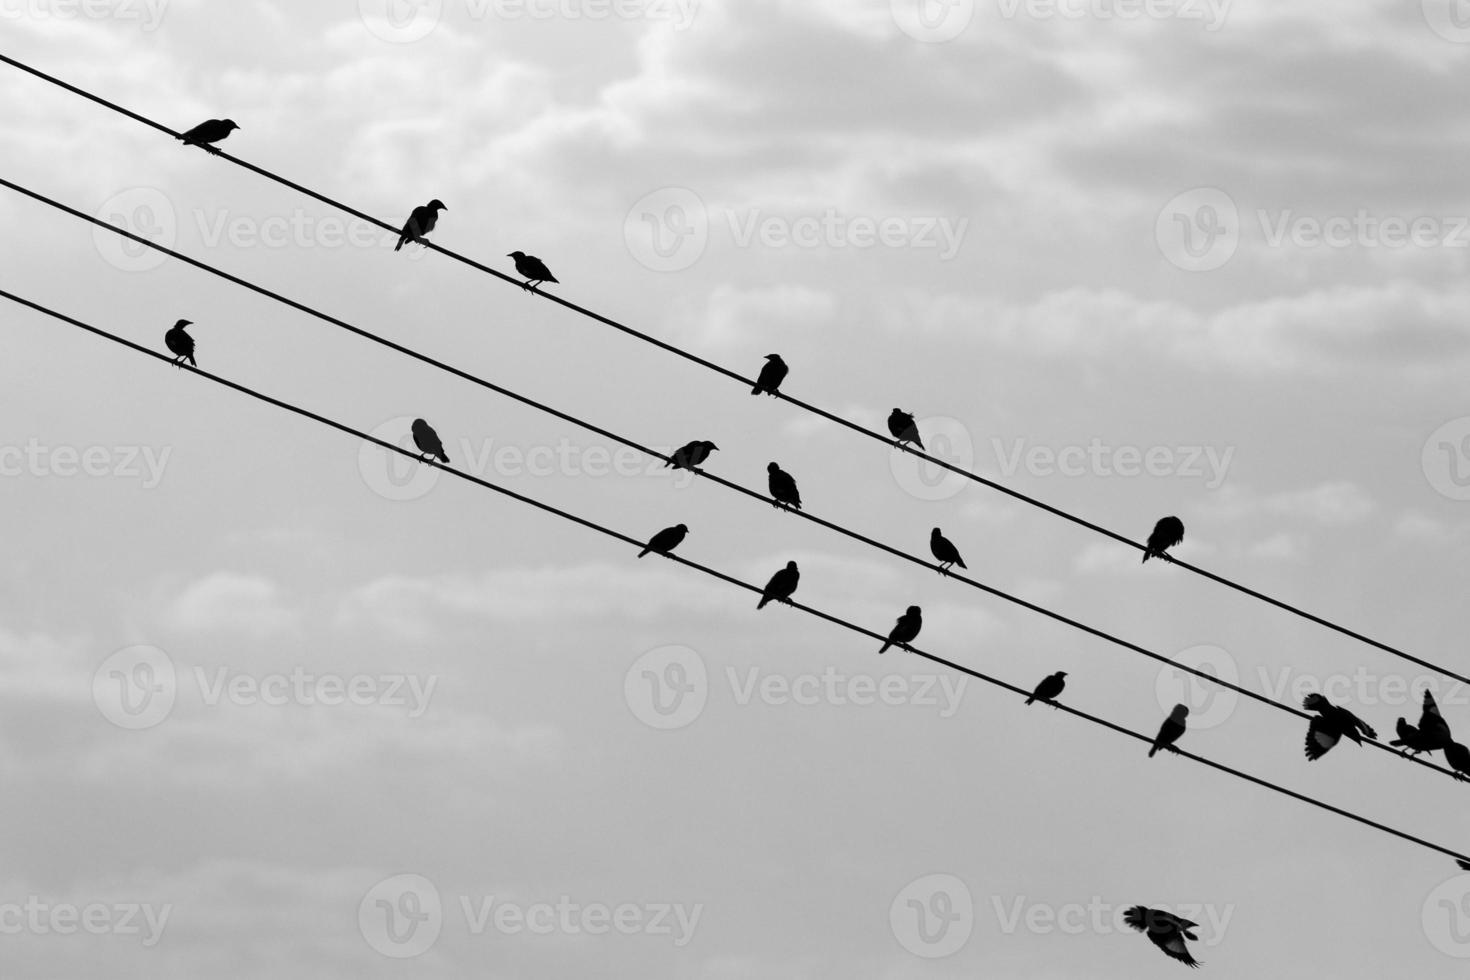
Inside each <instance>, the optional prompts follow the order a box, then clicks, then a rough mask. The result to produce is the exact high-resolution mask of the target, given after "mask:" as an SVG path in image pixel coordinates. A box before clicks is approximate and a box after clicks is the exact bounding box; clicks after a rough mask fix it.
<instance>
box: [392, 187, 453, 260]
mask: <svg viewBox="0 0 1470 980" xmlns="http://www.w3.org/2000/svg"><path fill="white" fill-rule="evenodd" d="M448 210H449V209H448V208H446V207H445V206H444V202H443V201H441V200H439V199H438V198H437V197H436V198H434V199H433V200H432V201H430V202H429V203H428V204H425V205H422V206H420V207H416V208H414V209H413V212H412V213H411V214H409V216H408V220H407V221H405V222H404V223H403V231H401V232H399V234H398V244H397V245H394V246H393V251H395V252H396V251H398V250H399V249H400V248H402V247H403V246H404V245H406V244H408V243H409V242H418V243H419V244H420V245H424V246H425V247H427V243H425V242H424V236H425V235H427V234H428V233H429V232H431V231H433V230H434V226H435V225H437V224H438V223H439V212H440V211H448Z"/></svg>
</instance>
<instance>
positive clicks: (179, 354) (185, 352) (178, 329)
mask: <svg viewBox="0 0 1470 980" xmlns="http://www.w3.org/2000/svg"><path fill="white" fill-rule="evenodd" d="M193 323H194V321H193V320H180V321H179V322H178V323H175V324H174V325H173V326H171V327H169V328H168V333H166V334H164V335H163V343H164V345H165V346H166V347H168V349H169V350H170V351H172V352H173V354H174V355H175V356H174V365H175V366H177V367H183V366H184V362H185V361H188V362H189V366H190V367H198V366H199V363H198V362H197V361H195V360H194V338H193V337H190V336H189V334H188V333H187V332H185V330H184V328H185V327H188V326H192V325H193Z"/></svg>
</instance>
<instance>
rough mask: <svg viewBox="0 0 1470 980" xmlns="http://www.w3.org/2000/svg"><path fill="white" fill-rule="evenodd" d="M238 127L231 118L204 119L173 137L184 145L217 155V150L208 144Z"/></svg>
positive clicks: (220, 138)
mask: <svg viewBox="0 0 1470 980" xmlns="http://www.w3.org/2000/svg"><path fill="white" fill-rule="evenodd" d="M239 128H240V127H239V126H238V125H236V123H235V120H233V119H206V120H204V122H202V123H200V124H199V125H197V126H195V127H194V128H193V129H191V130H189V131H187V132H186V133H184V134H183V135H182V136H176V137H174V138H175V139H177V140H179V141H180V142H181V143H183V144H184V145H185V146H197V147H199V148H200V149H202V150H207V151H208V152H210V153H212V154H214V155H215V156H219V150H218V149H216V148H215V147H213V146H211V145H210V144H211V143H218V142H219V141H220V140H222V139H224V138H225V137H226V136H229V135H230V133H232V132H234V131H235V130H237V129H239Z"/></svg>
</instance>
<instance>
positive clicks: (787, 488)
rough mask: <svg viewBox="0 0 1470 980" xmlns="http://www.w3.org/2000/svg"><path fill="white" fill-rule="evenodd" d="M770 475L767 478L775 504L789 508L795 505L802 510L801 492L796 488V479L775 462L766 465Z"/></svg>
mask: <svg viewBox="0 0 1470 980" xmlns="http://www.w3.org/2000/svg"><path fill="white" fill-rule="evenodd" d="M766 472H767V473H769V474H770V477H769V478H768V479H767V480H766V483H767V485H768V486H769V487H770V489H771V499H772V500H773V501H775V506H777V507H780V506H781V505H783V504H784V505H786V506H787V507H788V508H790V507H795V508H796V509H797V510H801V493H800V492H799V491H798V490H797V489H796V479H795V478H794V477H793V476H792V475H791V474H790V473H787V472H786V471H785V470H783V469H781V467H779V466H777V465H776V464H775V463H772V464H770V465H769V466H767V467H766Z"/></svg>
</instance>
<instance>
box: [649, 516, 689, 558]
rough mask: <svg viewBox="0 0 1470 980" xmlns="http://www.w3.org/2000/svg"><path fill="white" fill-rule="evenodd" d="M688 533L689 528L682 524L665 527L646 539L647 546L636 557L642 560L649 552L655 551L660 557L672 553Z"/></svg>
mask: <svg viewBox="0 0 1470 980" xmlns="http://www.w3.org/2000/svg"><path fill="white" fill-rule="evenodd" d="M688 533H689V528H688V527H687V526H685V525H683V524H675V525H674V526H673V527H666V528H664V529H663V530H662V531H659V532H658V533H657V534H655V535H654V536H653V537H651V538H649V539H648V544H646V545H644V546H643V550H642V551H640V552H638V557H639V558H642V557H643V556H644V555H646V554H648V553H649V552H650V551H656V552H658V553H659V554H661V555H667V554H668V553H669V552H671V551H673V550H674V549H675V548H677V547H678V546H679V542H680V541H683V540H684V535H686V534H688Z"/></svg>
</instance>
